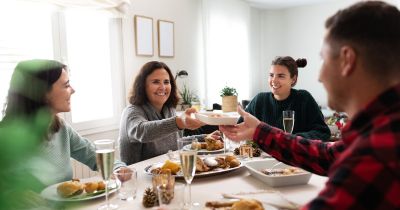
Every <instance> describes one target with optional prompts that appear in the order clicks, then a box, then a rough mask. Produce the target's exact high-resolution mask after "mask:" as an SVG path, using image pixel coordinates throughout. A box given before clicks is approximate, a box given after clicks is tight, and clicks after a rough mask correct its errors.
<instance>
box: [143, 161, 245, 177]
mask: <svg viewBox="0 0 400 210" xmlns="http://www.w3.org/2000/svg"><path fill="white" fill-rule="evenodd" d="M162 165H164V162H158V163H154V164H151V165H148V166H146V167H145V168H144V172H145V173H146V174H147V175H151V176H152V175H153V174H152V173H151V170H152V169H154V168H158V167H161V166H162ZM242 165H243V163H240V165H239V166H237V167H234V168H227V169H222V168H217V169H214V170H212V171H207V172H198V173H195V174H194V177H205V176H212V175H217V174H223V173H227V172H230V171H233V170H236V169H238V168H240V167H242ZM175 177H176V178H183V174H182V173H181V171H179V172H178V174H177V175H175Z"/></svg>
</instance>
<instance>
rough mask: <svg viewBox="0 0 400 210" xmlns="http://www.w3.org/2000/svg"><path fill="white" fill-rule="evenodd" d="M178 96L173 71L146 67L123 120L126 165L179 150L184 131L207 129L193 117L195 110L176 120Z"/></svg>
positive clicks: (121, 141)
mask: <svg viewBox="0 0 400 210" xmlns="http://www.w3.org/2000/svg"><path fill="white" fill-rule="evenodd" d="M178 100H179V98H178V93H177V88H176V84H175V80H174V77H173V75H172V73H171V70H170V69H169V67H168V66H167V65H166V64H164V63H162V62H158V61H151V62H148V63H146V64H145V65H144V66H143V67H142V69H141V70H140V72H139V74H138V75H137V76H136V79H135V82H134V84H133V87H132V90H131V96H130V97H129V103H130V104H129V105H128V106H127V107H126V108H125V109H124V111H123V113H122V116H121V124H120V131H119V144H120V155H121V159H122V161H124V162H125V163H127V164H133V163H136V162H139V161H142V160H146V159H149V158H152V157H155V156H158V155H161V154H164V153H166V152H167V151H168V150H176V149H177V143H176V140H177V139H178V138H180V137H182V130H183V129H191V130H194V129H197V128H199V127H200V126H202V125H203V123H201V122H200V121H198V120H197V119H193V118H191V117H190V115H191V113H194V112H196V110H195V109H193V108H191V109H187V110H186V111H185V113H184V114H182V115H181V116H179V117H178V116H176V111H175V107H176V105H177V103H178Z"/></svg>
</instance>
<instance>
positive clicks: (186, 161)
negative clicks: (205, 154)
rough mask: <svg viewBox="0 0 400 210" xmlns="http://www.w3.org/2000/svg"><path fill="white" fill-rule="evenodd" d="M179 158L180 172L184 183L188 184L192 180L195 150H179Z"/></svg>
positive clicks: (195, 156) (194, 167) (194, 169)
mask: <svg viewBox="0 0 400 210" xmlns="http://www.w3.org/2000/svg"><path fill="white" fill-rule="evenodd" d="M179 156H180V158H181V165H182V173H183V177H184V178H185V180H186V183H188V184H190V183H191V182H192V180H193V177H194V173H195V172H196V158H197V152H196V151H193V150H192V151H181V152H180V153H179Z"/></svg>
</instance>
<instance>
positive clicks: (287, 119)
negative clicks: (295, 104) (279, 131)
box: [283, 110, 294, 133]
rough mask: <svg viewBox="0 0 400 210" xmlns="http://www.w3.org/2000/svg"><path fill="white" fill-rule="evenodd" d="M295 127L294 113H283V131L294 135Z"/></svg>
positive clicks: (290, 111)
mask: <svg viewBox="0 0 400 210" xmlns="http://www.w3.org/2000/svg"><path fill="white" fill-rule="evenodd" d="M293 127H294V111H293V110H285V111H283V129H284V130H285V132H287V133H292V132H293Z"/></svg>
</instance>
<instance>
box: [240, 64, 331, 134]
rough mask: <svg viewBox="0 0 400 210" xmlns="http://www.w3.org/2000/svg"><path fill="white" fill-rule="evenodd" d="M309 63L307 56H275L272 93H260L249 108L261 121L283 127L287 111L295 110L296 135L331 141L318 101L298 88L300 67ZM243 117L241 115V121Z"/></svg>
mask: <svg viewBox="0 0 400 210" xmlns="http://www.w3.org/2000/svg"><path fill="white" fill-rule="evenodd" d="M306 65H307V60H306V59H304V58H301V59H297V60H294V59H293V58H292V57H290V56H284V57H276V58H275V59H274V60H273V61H272V65H271V69H270V72H269V77H268V84H269V87H270V89H271V92H263V93H259V94H257V95H256V96H255V97H254V98H253V100H251V102H250V103H249V104H248V105H247V107H246V111H247V112H249V113H250V114H252V115H253V116H255V117H257V118H258V119H259V120H260V121H263V122H265V123H268V124H270V125H272V126H274V127H277V128H280V129H283V116H282V113H283V111H284V110H293V111H295V120H294V128H293V132H292V133H293V134H296V135H299V136H303V137H306V138H311V139H322V140H328V139H329V138H330V131H329V128H328V126H327V125H326V124H325V121H324V117H323V115H322V112H321V110H320V109H319V107H318V104H317V102H316V101H315V99H314V98H313V97H312V96H311V94H310V93H309V92H308V91H306V90H296V89H293V87H294V86H295V85H296V83H297V78H298V74H299V73H298V68H303V67H305V66H306ZM242 121H243V119H242V118H240V119H239V122H242Z"/></svg>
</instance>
